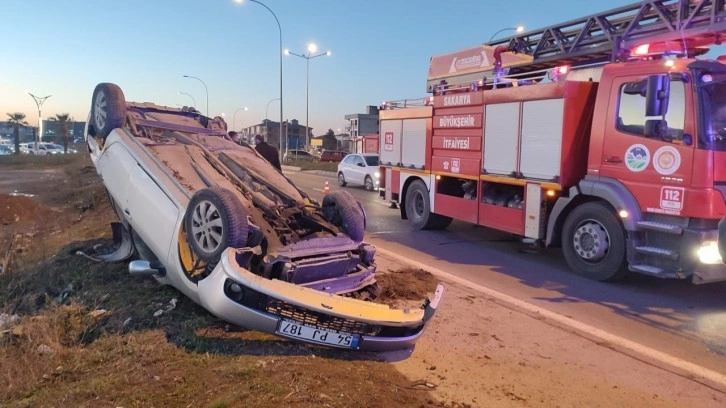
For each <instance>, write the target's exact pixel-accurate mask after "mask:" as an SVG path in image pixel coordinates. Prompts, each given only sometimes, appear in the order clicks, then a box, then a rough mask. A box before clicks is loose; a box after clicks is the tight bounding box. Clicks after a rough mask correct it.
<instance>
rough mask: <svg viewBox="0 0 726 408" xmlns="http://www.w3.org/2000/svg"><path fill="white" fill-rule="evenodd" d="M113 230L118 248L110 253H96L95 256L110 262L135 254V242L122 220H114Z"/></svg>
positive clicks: (115, 244)
mask: <svg viewBox="0 0 726 408" xmlns="http://www.w3.org/2000/svg"><path fill="white" fill-rule="evenodd" d="M111 231H113V244H114V248H116V249H115V250H114V251H113V252H111V253H110V254H100V255H95V256H94V257H93V258H95V259H97V260H99V261H102V262H109V263H110V262H121V261H125V260H127V259H129V258H131V255H133V254H134V244H133V242H132V241H131V235H130V234H129V231H128V230H127V229H126V228H125V227H124V226H123V224H121V223H120V222H112V223H111Z"/></svg>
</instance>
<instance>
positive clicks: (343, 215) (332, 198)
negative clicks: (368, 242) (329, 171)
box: [322, 191, 365, 242]
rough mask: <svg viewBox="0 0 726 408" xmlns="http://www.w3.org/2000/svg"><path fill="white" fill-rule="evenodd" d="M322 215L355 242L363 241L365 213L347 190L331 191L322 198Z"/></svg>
mask: <svg viewBox="0 0 726 408" xmlns="http://www.w3.org/2000/svg"><path fill="white" fill-rule="evenodd" d="M322 210H323V216H324V217H325V219H326V220H328V221H329V222H331V223H333V225H337V226H338V227H340V228H341V229H342V230H343V232H345V233H346V234H348V236H349V237H350V239H352V240H353V241H355V242H361V241H363V236H364V235H365V215H364V214H363V211H361V208H360V207H359V206H358V203H357V202H356V200H355V198H353V196H352V195H351V194H350V193H349V192H347V191H333V192H332V193H330V194H328V195H326V196H325V198H323V205H322Z"/></svg>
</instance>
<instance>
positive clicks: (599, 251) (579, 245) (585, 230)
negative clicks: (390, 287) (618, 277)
mask: <svg viewBox="0 0 726 408" xmlns="http://www.w3.org/2000/svg"><path fill="white" fill-rule="evenodd" d="M573 245H574V247H575V252H577V254H578V255H579V256H580V257H581V258H582V259H585V260H588V261H592V262H596V261H600V260H601V259H602V258H604V257H605V255H606V254H607V251H608V249H609V248H610V237H609V236H608V233H607V230H605V228H604V227H603V226H602V224H600V223H599V222H596V221H592V220H589V221H585V222H584V223H582V224H581V225H580V226H579V227H578V228H577V230H575V235H574V237H573Z"/></svg>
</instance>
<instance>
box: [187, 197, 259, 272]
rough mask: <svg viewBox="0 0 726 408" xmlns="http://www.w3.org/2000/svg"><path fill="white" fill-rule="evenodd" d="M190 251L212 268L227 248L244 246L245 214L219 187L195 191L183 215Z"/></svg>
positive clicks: (234, 200) (235, 198) (235, 201)
mask: <svg viewBox="0 0 726 408" xmlns="http://www.w3.org/2000/svg"><path fill="white" fill-rule="evenodd" d="M184 228H185V229H186V232H187V238H188V240H189V245H191V247H192V250H193V251H194V252H195V253H196V254H197V255H199V258H201V259H202V260H203V261H205V262H207V263H208V264H216V263H217V262H219V258H220V257H221V256H222V252H224V250H225V249H227V248H240V247H243V246H244V245H245V244H246V243H247V233H248V228H249V226H248V225H247V214H245V211H244V207H242V204H241V203H240V202H239V199H237V197H236V196H235V195H234V193H232V192H231V191H229V190H227V189H224V188H221V187H211V188H205V189H203V190H199V191H197V192H196V193H195V194H194V195H193V196H192V199H191V200H190V201H189V207H188V208H187V212H186V214H185V215H184Z"/></svg>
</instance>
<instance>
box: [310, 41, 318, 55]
mask: <svg viewBox="0 0 726 408" xmlns="http://www.w3.org/2000/svg"><path fill="white" fill-rule="evenodd" d="M317 51H318V46H317V45H316V44H315V43H310V44H308V52H309V53H311V54H314V53H315V52H317Z"/></svg>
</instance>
